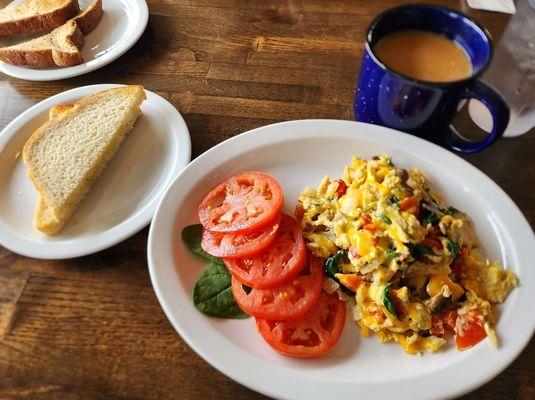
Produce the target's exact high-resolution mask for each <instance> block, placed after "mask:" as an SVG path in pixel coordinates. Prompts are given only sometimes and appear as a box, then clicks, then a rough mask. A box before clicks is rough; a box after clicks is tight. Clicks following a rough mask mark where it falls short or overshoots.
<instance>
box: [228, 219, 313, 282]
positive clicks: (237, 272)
mask: <svg viewBox="0 0 535 400" xmlns="http://www.w3.org/2000/svg"><path fill="white" fill-rule="evenodd" d="M306 258H307V253H306V247H305V241H304V240H303V234H302V233H301V228H299V225H297V222H296V221H295V219H293V218H292V217H290V216H289V215H286V214H282V217H281V221H280V225H279V230H278V232H277V238H276V239H275V241H274V242H273V244H272V245H271V246H269V247H268V248H267V249H265V250H264V251H262V252H261V253H258V254H256V255H254V256H252V257H247V258H227V259H225V265H226V266H227V268H228V270H229V271H230V273H231V274H232V275H233V276H234V277H235V278H236V279H237V280H239V281H240V282H241V283H243V284H244V285H247V286H250V287H254V288H257V289H266V288H272V287H274V286H277V285H278V284H280V283H282V282H286V281H288V280H290V279H292V278H293V277H294V276H296V275H297V274H298V273H299V271H300V270H301V269H303V267H304V266H305V264H306Z"/></svg>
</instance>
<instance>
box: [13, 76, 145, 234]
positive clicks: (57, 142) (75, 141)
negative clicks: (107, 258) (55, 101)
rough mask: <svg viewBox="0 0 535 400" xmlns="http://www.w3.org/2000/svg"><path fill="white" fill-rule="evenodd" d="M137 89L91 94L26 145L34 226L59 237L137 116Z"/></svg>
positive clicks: (140, 96) (140, 95)
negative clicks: (34, 194) (34, 205)
mask: <svg viewBox="0 0 535 400" xmlns="http://www.w3.org/2000/svg"><path fill="white" fill-rule="evenodd" d="M145 98H146V97H145V91H144V90H143V87H141V86H124V87H119V88H114V89H109V90H105V91H102V92H99V93H95V94H93V95H91V96H89V97H86V98H85V99H83V100H81V101H79V102H77V103H76V104H74V106H73V107H72V108H71V109H70V110H67V111H65V112H64V113H63V114H55V118H53V119H50V120H49V121H48V122H46V123H45V124H44V125H43V126H42V127H40V128H39V129H38V130H37V131H35V132H34V134H33V135H32V136H31V138H30V139H29V140H28V142H27V143H26V145H25V146H24V149H23V160H24V163H25V164H26V166H27V168H28V175H29V176H30V179H31V180H32V181H33V183H34V185H35V187H36V188H37V190H38V191H39V194H40V200H39V202H38V204H37V209H36V215H35V219H34V225H35V227H36V228H37V229H39V230H40V231H42V232H44V233H45V234H47V235H55V234H57V233H58V232H59V231H60V230H61V229H62V228H63V227H64V225H65V223H66V222H67V221H68V220H69V219H70V217H71V216H72V214H73V212H74V211H75V210H76V208H77V206H78V205H79V204H80V202H81V201H82V200H83V198H84V197H85V196H86V194H87V192H88V191H89V189H90V188H91V185H92V184H93V182H94V181H95V180H96V179H97V177H98V176H99V175H100V173H101V172H102V170H103V169H104V167H105V166H106V164H107V163H108V161H109V160H110V159H111V158H112V157H113V155H114V154H115V152H116V151H117V149H118V148H119V146H120V145H121V143H122V142H123V140H124V138H125V136H126V135H127V134H128V133H129V132H130V131H131V130H132V128H133V127H134V124H135V122H136V120H137V118H138V117H139V115H140V114H141V109H140V105H141V103H142V102H143V100H144V99H145Z"/></svg>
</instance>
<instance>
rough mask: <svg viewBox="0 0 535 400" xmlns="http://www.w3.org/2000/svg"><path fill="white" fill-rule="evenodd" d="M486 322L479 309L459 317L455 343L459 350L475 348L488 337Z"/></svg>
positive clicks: (456, 325)
mask: <svg viewBox="0 0 535 400" xmlns="http://www.w3.org/2000/svg"><path fill="white" fill-rule="evenodd" d="M484 325H485V321H484V319H483V315H482V314H481V311H479V310H478V309H475V310H472V311H469V312H467V313H465V314H462V315H459V316H458V317H457V321H456V323H455V343H456V344H457V348H458V349H459V350H466V349H469V348H470V347H472V346H475V345H476V344H478V343H479V342H481V341H482V340H483V339H485V338H486V337H487V332H485V328H484Z"/></svg>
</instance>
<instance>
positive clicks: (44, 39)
mask: <svg viewBox="0 0 535 400" xmlns="http://www.w3.org/2000/svg"><path fill="white" fill-rule="evenodd" d="M83 44H84V36H83V35H82V32H81V31H80V28H78V25H77V24H76V22H74V21H73V20H71V21H69V22H67V23H66V24H64V25H62V26H60V27H59V28H56V29H54V30H53V31H52V32H50V33H49V34H48V35H45V36H41V37H39V38H37V39H33V40H29V41H27V42H23V43H20V44H17V45H14V46H9V47H3V48H0V61H4V62H6V63H9V64H13V65H27V66H32V67H51V66H58V67H71V66H73V65H79V64H82V63H83V62H84V60H83V58H82V54H81V53H80V50H79V49H80V47H82V45H83Z"/></svg>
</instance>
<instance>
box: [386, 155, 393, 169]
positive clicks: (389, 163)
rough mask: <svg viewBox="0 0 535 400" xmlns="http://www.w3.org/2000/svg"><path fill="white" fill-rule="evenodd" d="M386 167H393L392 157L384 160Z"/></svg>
mask: <svg viewBox="0 0 535 400" xmlns="http://www.w3.org/2000/svg"><path fill="white" fill-rule="evenodd" d="M386 165H388V166H389V167H393V166H394V163H393V162H392V157H388V158H387V159H386Z"/></svg>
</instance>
